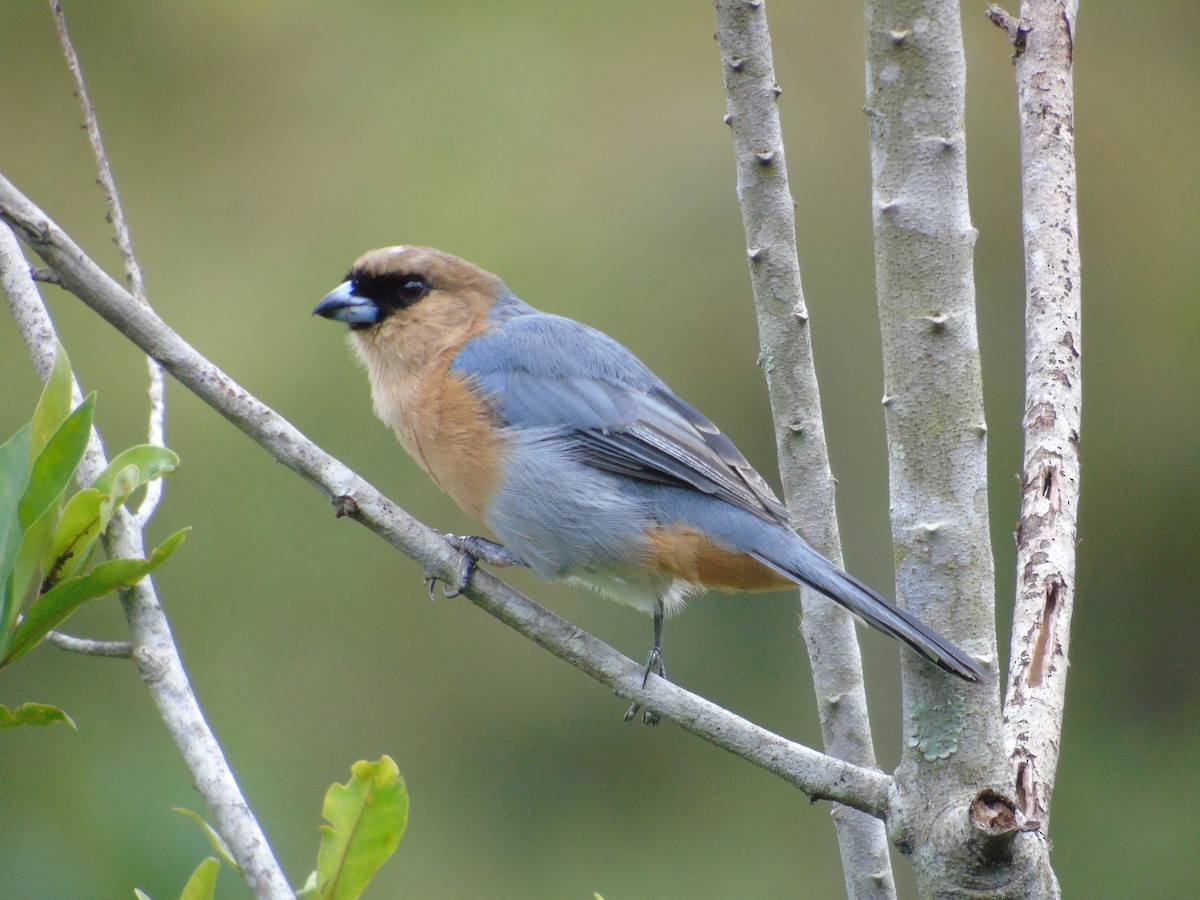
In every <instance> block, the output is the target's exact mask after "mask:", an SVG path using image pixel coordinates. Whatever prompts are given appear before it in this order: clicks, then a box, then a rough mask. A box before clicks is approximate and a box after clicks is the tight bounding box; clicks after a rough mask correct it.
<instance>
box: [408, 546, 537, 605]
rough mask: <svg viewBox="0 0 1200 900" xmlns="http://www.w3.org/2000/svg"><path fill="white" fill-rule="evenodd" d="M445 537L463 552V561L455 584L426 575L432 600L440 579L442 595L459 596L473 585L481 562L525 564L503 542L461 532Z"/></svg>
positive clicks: (499, 564)
mask: <svg viewBox="0 0 1200 900" xmlns="http://www.w3.org/2000/svg"><path fill="white" fill-rule="evenodd" d="M444 537H445V538H446V543H448V544H449V545H450V546H451V547H453V548H454V549H455V550H458V551H459V552H460V553H462V555H463V562H462V564H461V565H460V566H459V569H458V575H457V576H456V577H455V579H454V583H453V584H451V583H450V582H448V581H442V579H441V578H438V577H437V576H436V575H426V576H425V586H426V587H427V588H428V589H429V599H430V600H434V599H436V598H435V597H434V593H433V589H434V587H435V586H436V585H437V583H438V582H439V581H442V596H444V597H447V598H450V597H457V596H458V595H459V594H461V593H462V592H463V591H465V590H466V589H467V588H469V587H470V586H471V579H472V578H473V577H474V575H475V567H476V566H477V565H479V563H481V562H485V563H487V564H488V565H490V566H501V567H505V566H523V565H524V563H523V562H521V560H519V559H518V558H517V557H516V556H515V555H514V554H513V552H512V551H511V550H509V549H508V548H507V547H505V546H504V545H503V544H497V543H496V542H495V541H489V540H488V539H487V538H481V537H478V536H476V535H460V534H447V535H444Z"/></svg>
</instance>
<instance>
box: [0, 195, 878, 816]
mask: <svg viewBox="0 0 1200 900" xmlns="http://www.w3.org/2000/svg"><path fill="white" fill-rule="evenodd" d="M0 218H3V219H4V220H5V221H7V222H8V223H9V224H11V225H12V226H13V227H14V228H15V229H16V230H17V231H18V233H19V234H20V235H21V237H22V239H23V240H24V241H25V242H26V243H27V244H28V245H29V247H30V248H31V249H32V250H34V252H36V253H37V254H38V255H39V256H40V257H41V258H42V259H43V261H45V262H46V263H47V264H48V265H49V266H50V267H51V268H52V269H54V270H55V271H56V272H57V273H58V275H59V277H60V278H61V280H62V284H63V286H64V287H65V288H66V289H67V290H69V291H70V292H71V293H73V294H75V295H76V296H77V297H79V298H80V299H81V300H83V301H84V303H86V304H87V305H88V306H90V307H91V308H92V309H93V310H95V311H96V312H97V313H99V314H100V316H101V317H103V318H104V319H105V320H106V321H108V322H109V323H110V324H111V325H113V326H114V327H116V328H117V330H118V331H120V332H121V333H122V334H124V335H125V336H126V337H127V338H129V340H131V341H132V342H133V343H134V344H136V345H137V346H138V347H140V348H141V349H142V350H143V351H144V352H145V353H147V354H149V355H150V356H153V357H154V358H155V359H156V360H157V361H158V362H159V363H160V364H161V365H162V366H163V368H165V369H166V370H167V371H168V372H169V373H170V374H171V375H172V376H173V377H174V378H176V379H177V380H178V381H179V382H180V383H181V384H183V386H184V387H186V388H187V389H188V390H190V391H192V392H193V393H194V394H195V395H196V396H197V397H199V398H200V399H201V400H202V401H204V402H205V403H206V404H208V405H209V406H210V407H212V408H213V409H214V410H216V411H217V412H219V413H220V414H221V415H223V416H224V417H225V418H227V419H228V420H229V421H230V422H232V423H233V424H234V425H236V426H237V427H238V428H239V429H241V430H242V431H243V432H245V433H246V434H247V435H248V436H249V437H250V438H251V439H252V440H254V441H255V442H256V443H258V444H259V445H260V446H262V447H263V448H264V449H265V450H267V452H269V453H270V454H271V455H272V456H273V457H274V458H275V459H276V460H278V461H279V462H281V463H283V464H284V465H286V466H287V467H288V468H290V469H292V471H294V472H296V473H297V474H298V475H300V476H301V477H302V478H304V479H305V480H306V481H308V482H309V483H310V484H312V485H313V486H314V487H316V488H317V489H318V490H320V491H321V492H322V493H324V494H325V495H326V497H328V498H329V499H330V500H331V501H333V502H334V504H335V508H336V509H337V511H338V513H339V514H341V515H346V516H349V517H350V518H353V519H355V520H356V521H358V522H360V523H361V524H363V525H366V526H367V527H368V528H370V529H371V530H372V531H374V532H375V533H376V534H378V535H379V536H380V537H382V538H384V540H386V541H387V542H388V543H390V544H391V545H392V546H394V547H395V548H396V549H398V550H400V551H401V552H403V553H405V554H406V555H407V556H409V557H411V558H412V559H413V560H415V561H416V562H417V563H418V564H419V565H420V566H421V567H422V569H424V570H425V571H426V572H428V573H430V574H432V575H434V576H436V577H438V578H439V579H443V580H445V581H448V582H452V581H453V580H454V579H455V577H456V575H457V574H458V572H459V570H460V568H461V566H462V565H463V564H464V562H465V558H464V557H463V556H462V555H461V554H460V553H459V552H458V551H457V550H454V549H453V548H452V547H451V546H450V545H449V544H448V543H447V542H446V541H445V540H444V539H443V538H442V536H441V535H440V534H439V533H438V532H436V531H433V530H432V529H430V528H428V527H427V526H425V525H423V524H422V523H420V522H418V521H417V520H416V519H414V518H413V517H412V516H410V515H408V514H407V513H406V512H404V511H403V510H402V509H400V508H399V507H398V506H396V505H395V504H394V503H392V502H391V501H390V500H388V499H387V498H386V497H384V496H383V495H382V494H381V493H380V492H379V491H377V490H376V489H375V488H373V487H372V486H371V485H369V484H368V483H367V482H366V481H364V480H363V479H362V478H361V477H360V476H359V475H357V474H356V473H354V472H353V471H351V470H350V469H349V468H347V467H346V466H345V465H343V464H342V463H341V462H339V461H338V460H336V459H334V458H333V457H332V456H330V455H329V454H327V453H325V452H324V451H323V450H322V449H321V448H320V447H318V446H317V445H316V444H314V443H313V442H312V441H310V440H309V439H308V438H306V437H305V436H304V435H303V434H301V433H300V432H299V431H298V430H297V429H296V428H295V426H293V425H292V424H291V423H290V422H288V421H287V420H286V419H284V418H283V417H282V416H280V415H279V414H278V413H277V412H275V411H274V410H273V409H271V408H270V407H268V406H266V405H265V404H264V403H262V402H261V401H260V400H258V399H257V398H256V397H254V396H253V395H251V394H250V393H249V392H248V391H246V389H245V388H243V387H241V385H239V384H237V383H236V382H235V381H233V380H232V379H231V378H230V377H229V376H228V375H226V374H225V373H224V372H222V371H221V370H220V369H218V368H217V367H216V366H214V365H213V364H212V363H211V362H209V361H208V360H207V359H206V358H205V357H203V356H202V355H201V354H200V353H198V352H197V351H196V350H195V349H193V348H192V347H191V346H190V345H188V344H187V342H185V341H184V340H183V338H181V337H180V336H179V335H178V334H176V333H175V332H174V331H172V330H171V329H170V327H168V326H167V325H166V323H164V322H163V321H162V319H160V318H159V317H158V315H157V314H156V313H155V312H154V311H153V310H152V309H150V308H149V307H148V306H146V305H145V304H141V303H138V302H137V301H136V300H134V299H133V298H132V297H131V296H130V295H129V293H128V292H126V291H125V290H124V289H123V288H122V287H121V286H120V285H119V284H117V283H116V282H115V281H113V280H112V279H111V278H110V277H109V276H108V275H107V274H106V273H105V272H104V271H103V270H102V269H100V267H99V266H97V265H96V264H95V262H93V261H92V260H91V259H90V258H89V257H88V256H87V255H86V254H85V253H84V252H83V251H82V250H81V249H80V248H79V247H78V246H77V245H76V244H75V243H74V242H73V241H72V240H71V239H70V238H69V237H68V236H67V235H66V234H65V233H64V232H63V231H62V230H61V229H60V228H59V227H58V226H57V225H56V224H54V222H52V221H51V220H50V219H49V217H48V216H46V214H45V213H43V212H42V211H41V210H40V209H38V208H37V207H36V206H34V205H33V204H32V203H31V202H30V201H29V200H28V199H27V198H26V197H25V196H24V195H22V194H21V193H20V192H19V191H17V190H16V188H15V187H13V185H12V184H11V183H10V182H9V181H8V180H7V179H5V178H3V177H2V176H0ZM143 583H146V582H143ZM465 596H467V597H468V598H469V599H470V600H471V601H472V602H473V603H475V604H476V605H477V606H479V607H480V608H481V609H483V610H484V611H485V612H488V613H490V614H491V615H493V616H495V617H496V618H498V619H500V621H502V622H504V623H505V624H506V625H508V626H510V627H511V628H513V629H514V630H516V631H518V632H520V633H521V634H523V635H525V636H526V637H528V638H530V639H531V640H533V641H535V642H536V643H538V644H540V645H541V646H542V647H544V648H546V649H547V650H549V651H551V652H552V653H554V654H555V655H556V656H558V657H560V658H562V659H564V660H566V661H567V662H569V663H571V664H572V665H574V666H575V667H576V668H578V669H580V670H581V671H583V672H585V673H587V674H588V675H590V676H592V677H593V678H595V679H596V680H598V681H600V682H601V683H603V684H605V685H607V686H609V687H610V688H612V689H613V691H614V692H616V693H617V694H618V695H619V696H621V697H624V698H626V699H628V700H636V701H637V702H638V703H640V704H642V705H643V706H648V707H650V708H652V709H654V710H655V711H656V712H658V713H660V714H661V715H662V716H663V717H665V718H668V719H671V720H672V721H674V722H676V723H677V724H678V725H680V726H681V727H683V728H685V729H686V730H688V731H691V732H692V733H693V734H696V735H699V736H700V737H703V738H704V739H706V740H708V741H709V742H711V743H713V744H715V745H716V746H718V747H722V748H723V749H725V750H728V751H729V752H731V753H733V754H735V755H737V756H740V757H742V758H743V759H745V760H747V761H748V762H752V763H754V764H755V765H758V766H760V767H762V768H764V769H766V770H767V771H770V772H773V773H774V774H776V775H778V776H779V777H780V778H783V779H784V780H785V781H787V782H789V783H790V784H793V785H795V786H796V787H798V788H800V790H802V791H803V792H804V793H806V794H807V795H808V796H809V797H812V798H814V799H825V800H834V801H836V802H838V803H842V804H845V805H847V806H852V807H854V808H855V809H859V810H862V811H864V812H867V813H870V814H871V815H873V816H877V817H880V818H883V817H885V816H886V815H887V814H888V804H889V799H888V792H889V789H890V787H891V783H892V779H891V778H890V777H889V776H888V775H886V774H884V773H883V772H880V771H878V770H877V769H873V768H867V767H864V766H858V765H853V764H851V763H847V762H844V761H842V760H838V759H834V758H833V757H830V756H826V755H825V754H823V753H819V752H817V751H815V750H811V749H809V748H807V747H804V746H802V745H800V744H796V743H793V742H791V741H788V740H786V739H784V738H782V737H780V736H778V735H775V734H772V733H771V732H769V731H767V730H766V729H764V728H761V727H759V726H757V725H754V724H753V723H751V722H747V721H746V720H745V719H742V718H741V717H739V716H736V715H734V714H733V713H730V712H729V711H727V710H724V709H722V708H721V707H719V706H717V705H716V704H714V703H711V702H709V701H707V700H705V699H703V698H701V697H698V696H696V695H695V694H691V693H689V692H688V691H686V690H684V689H683V688H680V687H679V686H677V685H674V684H672V683H670V682H668V681H665V680H663V679H661V678H652V679H650V681H649V682H648V683H647V684H646V685H644V686H643V684H642V677H643V666H642V664H641V663H636V662H634V661H633V660H630V659H627V658H626V657H624V656H622V655H621V654H620V653H618V652H617V651H615V650H613V649H612V648H611V647H609V646H607V645H606V644H604V643H603V642H601V641H599V640H597V639H596V638H594V637H592V636H591V635H589V634H587V633H586V632H584V631H582V630H581V629H579V628H577V627H575V626H574V625H572V624H570V623H569V622H567V621H565V620H563V619H561V618H559V617H558V616H556V615H554V614H553V613H551V612H549V611H548V610H545V609H543V608H542V607H540V606H538V605H537V604H536V603H534V602H533V601H532V600H530V599H529V598H528V597H526V596H524V595H523V594H521V593H520V592H518V591H516V590H514V589H512V588H511V587H509V586H507V585H506V584H504V583H503V582H501V581H500V580H498V579H497V578H495V577H494V576H492V575H491V574H490V573H488V572H486V571H483V570H479V571H477V572H476V574H475V577H474V578H473V579H472V582H471V587H470V588H469V589H468V590H467V591H466V594H465ZM139 652H140V651H139ZM137 655H138V654H135V656H137Z"/></svg>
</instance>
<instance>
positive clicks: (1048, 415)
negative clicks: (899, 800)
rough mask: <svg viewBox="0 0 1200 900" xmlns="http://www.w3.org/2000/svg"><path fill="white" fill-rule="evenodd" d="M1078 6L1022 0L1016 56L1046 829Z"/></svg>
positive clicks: (1028, 791)
mask: <svg viewBox="0 0 1200 900" xmlns="http://www.w3.org/2000/svg"><path fill="white" fill-rule="evenodd" d="M1076 6H1077V4H1076V3H1073V2H1069V0H1027V2H1024V3H1022V4H1021V20H1022V22H1024V23H1026V24H1027V26H1028V27H1027V33H1026V34H1025V35H1024V37H1023V42H1022V44H1023V49H1024V52H1023V53H1021V54H1019V55H1018V56H1016V57H1014V59H1013V63H1014V65H1015V67H1016V76H1017V100H1018V108H1019V113H1020V127H1021V202H1022V212H1023V214H1022V216H1021V221H1022V223H1023V227H1024V239H1025V298H1026V301H1025V303H1026V305H1025V358H1026V368H1025V418H1024V422H1023V425H1024V429H1025V456H1024V470H1023V474H1022V478H1021V517H1020V522H1019V525H1018V527H1017V599H1016V608H1015V609H1014V611H1013V632H1012V659H1011V661H1010V668H1009V688H1008V696H1007V698H1006V701H1005V707H1004V713H1005V721H1006V723H1007V729H1006V734H1005V749H1006V750H1007V752H1008V755H1009V763H1010V765H1011V766H1012V767H1013V772H1014V776H1013V777H1015V780H1016V785H1017V801H1018V803H1019V804H1020V806H1021V808H1022V810H1023V811H1024V812H1025V814H1026V815H1027V816H1028V817H1029V818H1030V819H1033V820H1036V821H1038V822H1040V823H1041V826H1042V830H1043V832H1044V831H1045V829H1046V825H1047V821H1048V819H1049V816H1050V796H1051V793H1052V792H1053V790H1054V775H1055V768H1056V767H1057V765H1058V750H1059V739H1060V736H1061V734H1062V719H1063V700H1064V694H1065V691H1066V686H1067V664H1068V654H1067V651H1068V648H1069V646H1070V626H1071V612H1072V610H1073V608H1074V605H1075V541H1076V533H1077V532H1076V516H1077V514H1078V508H1079V434H1080V430H1079V429H1080V410H1081V406H1082V397H1081V393H1080V386H1081V380H1080V374H1081V373H1080V346H1081V344H1080V336H1079V332H1080V320H1081V316H1082V301H1081V293H1080V284H1079V277H1080V261H1079V216H1078V206H1077V192H1076V184H1075V120H1074V89H1073V83H1072V53H1073V50H1074V43H1073V32H1074V27H1075V9H1076ZM1009 18H1011V17H1009Z"/></svg>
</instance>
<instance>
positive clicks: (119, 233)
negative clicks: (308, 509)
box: [50, 0, 166, 528]
mask: <svg viewBox="0 0 1200 900" xmlns="http://www.w3.org/2000/svg"><path fill="white" fill-rule="evenodd" d="M50 9H51V11H52V12H53V13H54V22H55V30H56V31H57V32H58V40H59V43H60V44H62V48H63V55H64V56H65V57H66V60H67V68H68V69H70V71H71V77H72V78H73V79H74V81H75V96H76V98H77V99H78V100H79V105H80V107H81V108H82V110H83V123H84V128H85V129H86V130H87V133H88V139H89V141H90V142H91V145H92V154H93V155H94V156H95V157H96V165H97V167H98V168H99V177H98V179H97V180H98V181H99V183H100V187H101V188H103V189H104V196H105V199H106V200H107V201H108V217H109V220H110V221H111V222H112V226H113V230H114V231H115V232H116V241H117V247H118V249H119V250H120V251H121V260H122V261H123V263H124V264H125V277H126V278H128V279H129V284H130V286H131V287H132V289H133V296H134V297H136V298H137V299H138V300H139V301H141V302H142V303H149V302H150V301H149V300H148V299H147V297H146V283H145V280H144V279H143V277H142V267H141V266H140V265H138V261H137V258H136V257H135V256H134V254H133V239H132V238H131V237H130V234H129V225H128V224H127V222H126V219H125V212H124V210H123V209H122V207H121V197H120V195H119V194H118V193H117V182H116V179H115V178H114V177H113V173H112V166H111V165H109V162H108V154H107V153H105V152H104V141H103V140H102V139H101V138H100V121H99V119H97V118H96V107H95V106H93V105H92V101H91V100H90V99H89V98H88V92H87V83H86V82H85V81H84V78H83V68H82V67H81V66H80V64H79V55H78V54H77V53H76V52H75V45H74V43H72V41H71V35H70V32H69V31H68V30H67V17H66V13H64V12H63V8H62V3H61V0H50ZM146 367H147V373H148V375H149V379H150V387H149V392H148V393H149V398H150V411H149V427H148V429H147V431H148V435H147V441H148V442H149V443H151V444H153V445H154V446H156V447H164V446H166V442H165V441H166V438H165V433H164V432H165V425H164V423H165V419H166V380H165V378H164V377H163V371H162V367H161V366H159V365H158V363H156V362H155V361H154V360H153V359H149V358H148V359H147V360H146ZM162 492H163V480H162V479H161V478H155V479H153V480H152V481H150V482H149V483H148V484H147V485H146V488H145V494H144V495H143V497H142V501H141V503H140V504H139V505H138V509H137V512H136V513H134V518H135V520H136V522H137V525H138V527H139V528H145V527H146V523H148V522H149V521H150V518H151V517H152V516H153V515H154V510H156V509H157V508H158V504H159V501H160V500H161V499H162Z"/></svg>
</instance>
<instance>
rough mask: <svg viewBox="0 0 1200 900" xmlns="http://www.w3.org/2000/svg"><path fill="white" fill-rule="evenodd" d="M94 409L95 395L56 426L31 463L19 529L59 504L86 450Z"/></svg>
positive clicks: (92, 394) (91, 395)
mask: <svg viewBox="0 0 1200 900" xmlns="http://www.w3.org/2000/svg"><path fill="white" fill-rule="evenodd" d="M95 408H96V395H95V393H91V394H88V396H87V399H85V400H84V401H83V402H82V403H80V404H79V406H78V407H76V408H75V411H74V412H72V413H71V414H70V415H69V416H67V418H66V420H64V421H63V423H62V424H61V425H60V426H58V430H57V431H55V432H54V434H53V435H51V436H50V439H49V440H48V441H46V446H45V447H43V448H42V451H41V452H40V453H39V454H38V455H37V458H36V459H35V460H34V461H33V468H32V469H31V470H30V472H29V486H28V487H27V488H26V489H25V496H23V497H22V498H21V524H22V525H24V526H28V525H29V523H31V522H35V521H37V519H38V517H40V516H41V515H42V513H44V512H45V511H46V509H47V508H48V507H49V506H50V505H51V504H52V503H54V501H55V500H56V499H57V500H60V501H61V498H62V497H63V492H64V490H65V489H66V487H67V485H68V484H70V483H71V476H72V475H74V474H75V469H76V468H77V467H78V466H79V461H80V460H81V459H83V451H84V450H85V449H87V442H88V437H89V436H90V435H91V431H92V413H93V412H94V411H95Z"/></svg>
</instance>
